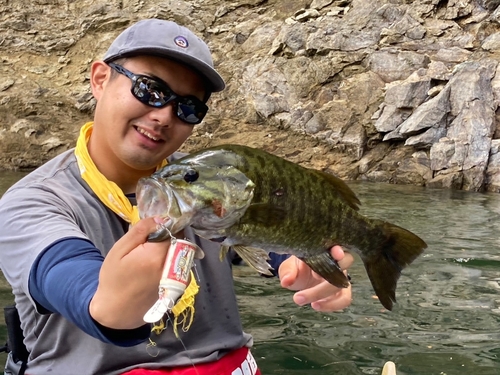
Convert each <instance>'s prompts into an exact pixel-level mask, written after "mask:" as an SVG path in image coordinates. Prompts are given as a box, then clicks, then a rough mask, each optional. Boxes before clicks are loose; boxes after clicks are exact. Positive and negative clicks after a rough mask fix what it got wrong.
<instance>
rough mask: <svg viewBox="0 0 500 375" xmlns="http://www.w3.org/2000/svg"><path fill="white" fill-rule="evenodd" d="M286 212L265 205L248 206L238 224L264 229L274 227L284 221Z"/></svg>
mask: <svg viewBox="0 0 500 375" xmlns="http://www.w3.org/2000/svg"><path fill="white" fill-rule="evenodd" d="M286 217H287V213H286V210H285V209H284V208H282V207H276V206H273V205H272V204H267V203H254V204H251V205H250V206H248V208H247V210H246V213H245V215H244V216H243V217H242V219H241V221H240V224H246V223H251V224H254V225H255V224H261V225H265V226H266V227H274V226H278V225H281V224H283V221H284V220H285V219H286Z"/></svg>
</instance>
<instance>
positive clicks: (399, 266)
mask: <svg viewBox="0 0 500 375" xmlns="http://www.w3.org/2000/svg"><path fill="white" fill-rule="evenodd" d="M381 229H382V238H383V240H382V241H380V243H379V246H378V248H376V249H372V250H371V251H370V252H369V253H368V255H361V259H362V260H363V263H364V265H365V268H366V272H367V273H368V277H369V278H370V281H371V283H372V286H373V289H374V290H375V294H376V295H377V297H378V298H379V300H380V303H382V305H383V306H384V307H385V308H386V309H388V310H392V307H393V304H394V302H396V284H397V281H398V279H399V277H400V276H401V271H402V270H403V269H404V268H405V267H406V266H408V265H409V264H411V263H412V262H413V261H414V260H415V259H416V258H417V257H418V256H419V255H420V254H422V252H423V251H424V249H425V248H426V247H427V244H426V243H425V242H424V241H423V240H422V239H421V238H420V237H418V236H417V235H416V234H414V233H412V232H410V231H408V230H406V229H404V228H401V227H398V226H397V225H394V224H390V223H387V222H381Z"/></svg>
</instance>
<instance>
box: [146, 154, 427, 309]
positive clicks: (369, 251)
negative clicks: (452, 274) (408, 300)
mask: <svg viewBox="0 0 500 375" xmlns="http://www.w3.org/2000/svg"><path fill="white" fill-rule="evenodd" d="M137 203H138V209H139V212H140V216H141V218H144V217H149V216H160V217H163V218H165V219H166V220H167V223H166V227H167V228H168V230H169V231H170V232H172V233H176V232H178V231H180V230H181V229H183V228H185V227H186V226H191V227H192V228H193V230H194V231H195V233H197V234H198V235H199V236H201V237H203V238H206V239H210V240H215V241H218V242H221V244H222V253H221V256H223V255H224V254H225V251H227V250H228V249H229V247H233V248H234V250H235V251H236V252H237V253H238V254H239V255H240V256H241V258H242V259H243V260H244V261H245V262H246V263H247V264H248V265H250V266H252V267H253V268H255V269H256V270H257V271H259V272H261V273H264V274H269V273H270V271H269V268H270V266H269V264H268V263H267V259H268V256H267V253H268V252H275V253H280V254H284V253H285V254H293V255H295V256H297V257H298V258H299V259H301V260H302V261H304V262H305V263H306V264H307V265H308V266H309V267H311V269H312V270H314V271H315V272H316V273H318V274H319V275H321V276H322V277H323V278H324V279H325V280H327V281H328V282H330V283H331V284H333V285H335V286H337V287H343V288H345V287H348V286H349V281H348V279H347V277H346V276H345V274H344V273H343V272H342V270H341V269H340V267H339V266H338V264H337V262H336V261H335V260H334V259H333V258H332V256H331V254H330V251H329V249H330V248H331V247H332V246H334V245H340V246H342V247H343V248H345V249H346V250H353V251H355V252H356V253H358V254H359V256H360V258H361V260H362V261H363V264H364V266H365V269H366V271H367V274H368V277H369V279H370V281H371V284H372V286H373V288H374V290H375V293H376V295H377V296H378V298H379V300H380V302H381V303H382V305H383V306H384V307H385V308H386V309H388V310H392V308H393V304H394V302H396V284H397V281H398V279H399V277H400V276H401V271H402V270H403V269H404V268H405V267H406V266H408V265H409V264H411V263H412V262H413V261H414V260H415V259H416V258H417V257H418V256H419V255H420V254H421V253H422V252H423V251H424V249H425V248H426V247H427V245H426V243H425V242H424V241H423V240H422V239H421V238H420V237H418V236H417V235H415V234H414V233H412V232H410V231H408V230H406V229H404V228H401V227H399V226H397V225H394V224H391V223H388V222H385V221H382V220H378V219H372V218H367V217H365V216H363V215H361V214H360V213H359V212H358V208H359V205H360V201H359V200H358V198H357V197H356V195H355V194H354V192H353V191H352V190H351V189H350V188H349V187H348V186H347V184H346V183H345V182H343V181H342V180H341V179H339V178H338V177H336V176H333V175H331V174H327V173H325V172H322V171H318V170H314V169H308V168H304V167H302V166H299V165H298V164H295V163H292V162H289V161H287V160H285V159H283V158H280V157H278V156H275V155H272V154H270V153H267V152H265V151H263V150H260V149H254V148H250V147H247V146H241V145H221V146H216V147H212V148H208V149H205V150H201V151H198V152H196V153H193V154H190V155H187V156H185V157H183V158H181V159H179V160H177V161H175V162H173V163H170V164H168V165H167V166H165V167H164V168H162V169H161V170H159V171H157V172H155V173H154V174H153V175H152V176H150V177H147V178H143V179H141V180H140V181H139V184H138V188H137ZM168 235H169V234H168V231H166V230H163V231H162V230H160V231H158V232H156V233H154V234H152V235H151V236H150V238H149V239H150V240H151V241H162V240H164V239H166V238H168Z"/></svg>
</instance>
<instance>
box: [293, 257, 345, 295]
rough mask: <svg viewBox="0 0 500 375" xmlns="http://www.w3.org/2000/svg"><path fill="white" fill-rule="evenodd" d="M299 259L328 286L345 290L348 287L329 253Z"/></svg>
mask: <svg viewBox="0 0 500 375" xmlns="http://www.w3.org/2000/svg"><path fill="white" fill-rule="evenodd" d="M300 259H301V260H302V261H303V262H304V263H306V264H307V265H308V266H309V267H310V268H311V269H312V270H313V271H314V272H316V273H317V274H318V275H320V276H321V277H323V278H324V279H325V280H326V281H328V282H329V283H330V284H332V285H335V286H336V287H338V288H347V287H348V286H349V279H348V278H347V276H346V275H345V274H344V272H342V269H341V268H340V267H339V265H338V263H337V261H336V260H335V259H333V257H332V256H331V254H330V252H329V251H325V252H323V253H320V254H317V255H313V256H305V257H300Z"/></svg>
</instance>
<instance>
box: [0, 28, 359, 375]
mask: <svg viewBox="0 0 500 375" xmlns="http://www.w3.org/2000/svg"><path fill="white" fill-rule="evenodd" d="M90 77H91V78H90V83H91V88H92V93H93V95H94V97H95V98H96V100H97V105H96V109H95V114H94V122H93V123H88V124H85V125H84V127H83V128H82V131H81V134H80V137H79V139H78V141H77V146H76V148H75V150H70V151H67V152H64V153H63V154H61V155H59V156H58V157H56V158H54V159H53V160H51V161H49V162H48V163H47V164H45V165H43V166H41V167H40V168H38V169H37V170H36V171H34V172H33V173H31V174H30V175H28V176H27V177H25V178H24V179H22V180H21V181H19V182H18V183H17V184H15V185H14V186H13V187H11V189H9V191H8V192H6V193H5V194H4V196H3V197H2V199H1V200H0V248H1V252H0V266H1V269H2V271H3V272H4V274H5V276H6V278H7V280H8V281H9V283H10V284H11V285H12V288H13V293H14V295H15V302H16V305H17V308H18V310H19V315H20V318H21V326H22V329H23V332H24V336H25V344H26V347H27V349H28V351H29V353H30V356H29V360H28V370H27V373H29V374H31V375H37V374H49V373H50V374H54V375H59V374H60V375H68V374H78V375H84V374H92V375H97V374H111V375H112V374H125V373H126V374H128V375H133V374H135V375H137V374H179V375H180V374H183V375H186V374H223V375H224V374H233V373H234V374H237V373H239V372H238V371H243V370H245V369H246V370H245V371H247V370H248V371H250V373H253V374H255V373H257V374H258V373H259V371H258V369H256V366H255V365H254V361H253V358H252V357H251V354H250V352H249V350H248V348H250V347H251V346H252V338H251V336H250V335H248V334H246V333H244V332H243V330H242V327H241V322H240V318H239V315H238V310H237V305H236V298H235V295H234V290H233V283H232V275H231V259H229V258H227V259H225V260H224V261H223V262H221V261H220V260H219V258H218V257H219V255H218V254H219V246H218V245H217V244H216V243H214V242H210V241H207V240H204V239H201V238H198V237H197V236H195V235H194V234H193V233H192V230H191V229H190V228H186V229H185V231H184V233H183V234H182V236H183V237H185V238H187V239H188V240H190V241H192V242H193V243H195V244H197V245H198V246H200V247H201V248H202V249H203V250H204V251H205V258H204V259H202V260H196V261H195V264H196V271H197V274H198V279H199V292H198V294H197V295H196V296H195V310H196V312H195V315H194V320H193V321H192V324H191V325H190V326H189V329H186V330H185V332H184V331H182V330H181V331H180V333H179V338H177V337H176V335H175V334H174V332H173V329H172V325H171V324H168V322H167V327H166V328H165V329H164V330H163V331H162V332H153V333H152V332H151V326H150V325H147V324H145V323H144V320H143V317H144V314H145V313H146V312H147V310H148V309H149V308H150V307H151V306H152V305H153V304H154V303H155V302H156V300H157V298H158V283H159V280H160V277H161V273H162V268H163V265H164V262H165V258H166V254H167V252H168V249H169V245H170V241H164V242H160V243H151V242H147V236H148V234H150V233H152V232H154V231H156V230H157V228H158V225H161V224H162V222H161V219H160V218H146V219H143V220H140V221H138V222H137V223H136V224H134V225H132V226H130V223H134V222H135V220H134V209H133V206H132V204H133V203H134V199H135V196H134V193H135V188H136V184H137V181H138V180H139V178H141V177H144V176H148V175H150V174H151V173H152V172H154V171H155V169H156V168H157V167H158V166H160V165H162V162H163V161H164V160H165V159H166V158H169V159H170V160H172V159H175V158H176V157H178V155H176V154H174V153H175V151H176V150H177V149H178V148H179V147H180V146H181V145H182V144H183V143H184V141H186V139H187V138H188V137H189V136H190V135H191V133H192V131H193V127H194V126H195V125H196V124H198V123H200V122H201V121H202V120H203V117H204V115H205V114H206V112H207V110H208V107H207V106H206V104H205V102H206V101H207V100H208V98H209V97H210V95H211V94H212V93H213V92H217V91H221V90H222V89H224V81H223V79H222V78H221V77H220V75H219V74H218V73H217V72H216V71H215V70H214V68H213V62H212V58H211V55H210V51H209V49H208V47H207V45H206V44H205V43H204V42H203V41H201V40H200V39H199V38H198V37H196V36H195V35H194V34H193V33H192V32H190V31H189V30H188V29H186V28H184V27H181V26H179V25H177V24H175V23H173V22H167V21H162V20H156V19H151V20H143V21H141V22H138V23H136V24H135V25H133V26H131V27H130V28H128V29H127V30H125V31H124V32H123V33H122V34H120V36H118V38H117V39H116V40H115V41H114V42H113V43H112V44H111V46H110V47H109V49H108V51H107V52H106V54H105V56H104V59H103V60H102V61H95V62H94V63H93V64H92V67H91V74H90ZM144 87H147V88H148V90H151V91H153V92H154V93H156V94H158V95H145V94H146V93H145V92H144ZM332 255H333V256H334V258H335V259H336V260H338V261H339V264H340V265H341V267H342V268H343V269H347V268H348V267H349V266H350V264H351V263H352V257H351V256H350V255H349V254H345V256H344V253H343V251H342V249H341V248H340V247H335V248H333V249H332ZM280 261H281V262H280ZM274 266H275V267H276V268H277V269H278V273H279V276H280V280H281V285H282V286H283V287H286V288H289V289H292V290H298V292H297V293H296V294H295V295H294V297H293V298H294V301H295V302H296V303H297V304H299V305H304V304H311V306H312V307H313V308H314V309H316V310H320V311H333V310H339V309H342V308H344V307H346V306H348V305H349V304H350V301H351V290H350V288H347V289H341V290H339V289H337V288H335V287H334V286H332V285H330V284H328V283H327V282H326V281H325V280H323V279H321V278H320V277H318V276H317V275H316V274H314V273H312V272H311V270H310V269H309V268H308V267H307V265H305V264H304V263H302V262H301V261H299V260H298V259H297V258H295V257H289V258H287V259H285V260H283V259H280V258H279V257H278V258H277V261H276V262H275V264H274ZM245 366H246V367H245ZM248 371H247V372H248Z"/></svg>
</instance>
